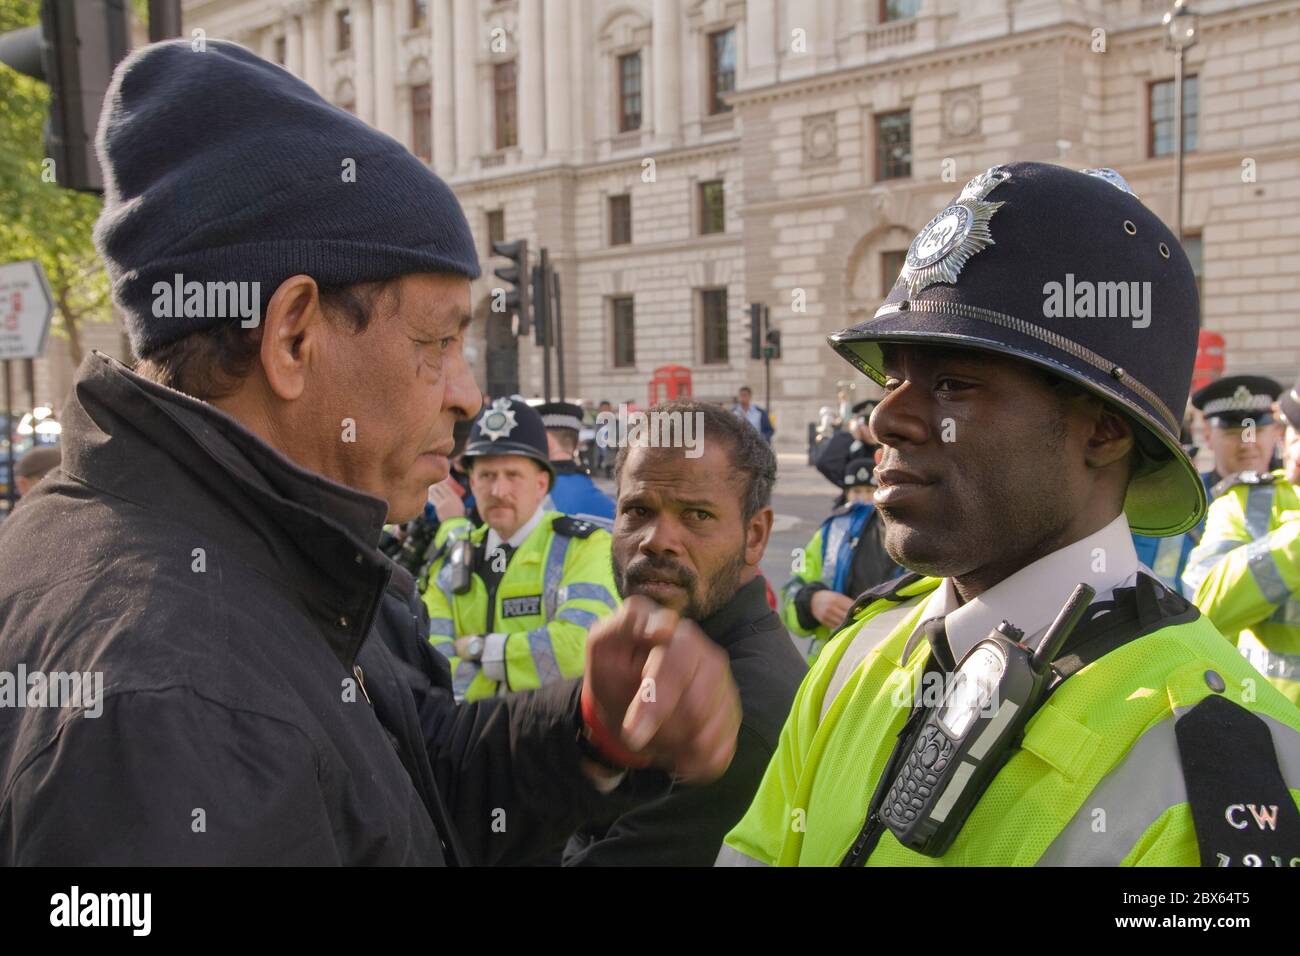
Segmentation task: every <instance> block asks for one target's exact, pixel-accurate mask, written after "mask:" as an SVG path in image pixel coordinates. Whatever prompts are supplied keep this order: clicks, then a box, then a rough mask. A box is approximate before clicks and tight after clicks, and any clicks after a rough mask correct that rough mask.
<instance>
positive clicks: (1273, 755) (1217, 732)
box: [1174, 694, 1300, 867]
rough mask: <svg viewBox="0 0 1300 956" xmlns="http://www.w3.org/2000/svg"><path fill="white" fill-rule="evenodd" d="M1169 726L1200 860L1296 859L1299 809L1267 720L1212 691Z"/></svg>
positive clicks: (1297, 863) (1299, 854)
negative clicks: (1283, 774)
mask: <svg viewBox="0 0 1300 956" xmlns="http://www.w3.org/2000/svg"><path fill="white" fill-rule="evenodd" d="M1174 732H1175V735H1176V736H1177V739H1178V752H1179V757H1180V759H1181V762H1182V765H1183V778H1184V780H1185V781H1186V783H1187V802H1188V804H1189V805H1190V808H1191V812H1192V823H1193V826H1194V827H1195V830H1196V841H1197V843H1198V844H1199V847H1200V853H1201V865H1202V866H1282V867H1300V810H1297V809H1296V805H1295V801H1294V800H1293V799H1292V798H1291V792H1290V790H1289V789H1288V785H1287V781H1286V780H1285V779H1284V778H1283V776H1282V770H1281V768H1280V767H1279V765H1278V759H1277V751H1276V750H1275V749H1274V745H1273V736H1272V734H1271V733H1270V731H1269V728H1268V724H1266V723H1265V722H1264V720H1263V719H1262V718H1261V717H1259V716H1258V715H1257V714H1254V713H1251V712H1250V711H1249V710H1247V709H1246V708H1245V707H1242V706H1241V705H1239V704H1237V703H1235V702H1233V701H1231V700H1229V699H1228V698H1226V697H1221V696H1219V695H1218V694H1212V695H1210V696H1208V697H1206V698H1205V699H1204V700H1202V701H1201V702H1200V703H1199V704H1197V705H1196V706H1195V707H1193V708H1192V709H1191V710H1189V711H1188V712H1187V713H1186V714H1184V715H1183V716H1182V717H1180V718H1179V719H1178V722H1177V723H1176V724H1175V725H1174Z"/></svg>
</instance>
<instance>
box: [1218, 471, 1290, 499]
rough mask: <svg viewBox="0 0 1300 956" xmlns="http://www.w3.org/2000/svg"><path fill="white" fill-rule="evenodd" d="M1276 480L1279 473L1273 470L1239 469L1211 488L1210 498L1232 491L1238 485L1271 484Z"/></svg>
mask: <svg viewBox="0 0 1300 956" xmlns="http://www.w3.org/2000/svg"><path fill="white" fill-rule="evenodd" d="M1276 480H1277V475H1275V474H1273V473H1272V472H1271V471H1239V472H1237V473H1236V474H1235V475H1230V476H1228V477H1227V478H1224V479H1223V480H1222V481H1220V482H1219V483H1218V484H1216V485H1215V486H1214V487H1213V488H1211V489H1210V498H1211V499H1214V498H1217V497H1219V496H1220V495H1222V494H1223V493H1224V492H1225V491H1230V490H1232V489H1233V488H1235V487H1237V486H1238V485H1271V484H1272V483H1273V482H1274V481H1276Z"/></svg>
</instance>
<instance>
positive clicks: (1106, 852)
mask: <svg viewBox="0 0 1300 956" xmlns="http://www.w3.org/2000/svg"><path fill="white" fill-rule="evenodd" d="M939 583H940V581H939V580H938V579H936V578H921V577H919V576H916V575H912V576H909V577H906V578H901V579H899V580H898V581H896V582H892V583H891V585H889V586H882V588H877V589H874V590H873V591H871V592H868V594H867V595H864V597H863V600H864V606H863V607H861V608H860V609H857V610H856V611H855V613H854V620H853V623H851V624H850V625H848V626H847V627H846V628H844V629H843V630H841V631H840V632H839V633H838V634H836V635H835V637H834V638H833V639H832V640H831V642H830V644H828V645H827V647H826V649H825V650H824V651H822V653H821V655H820V656H819V657H818V658H817V660H816V662H815V663H814V664H813V666H812V669H811V670H810V671H809V673H808V676H807V677H806V678H805V679H804V682H803V684H802V686H801V687H800V688H799V693H798V695H797V696H796V697H795V702H794V707H793V709H792V710H791V712H790V716H789V718H788V719H787V721H786V724H785V727H784V728H783V730H782V731H781V738H780V740H779V742H778V744H777V750H776V753H775V755H774V756H773V758H772V761H771V763H770V764H769V765H768V768H767V772H766V773H765V775H764V777H763V781H762V783H761V784H760V785H759V789H758V792H757V794H756V796H755V798H754V801H753V803H752V804H751V806H750V808H749V810H748V812H747V813H746V814H745V816H744V817H743V818H742V819H741V821H740V823H739V824H737V825H736V827H735V828H734V829H733V830H732V831H731V832H730V833H729V834H728V835H727V838H726V842H725V845H724V846H723V849H722V852H721V854H720V855H719V857H718V863H719V865H760V866H761V865H767V866H775V865H780V866H836V865H839V864H840V863H841V861H842V860H843V859H844V857H845V855H846V854H847V853H848V851H849V850H850V848H851V847H852V846H853V845H854V844H855V841H856V840H857V839H858V838H859V836H860V835H861V833H862V831H863V829H864V821H865V820H866V817H867V813H868V809H869V807H870V805H871V803H872V797H873V794H874V793H875V790H876V786H877V783H878V781H879V780H880V777H881V776H882V774H883V772H884V770H885V766H886V764H887V762H888V761H889V758H890V755H891V753H892V752H893V749H894V746H895V742H896V739H897V738H898V735H899V732H900V730H901V729H902V728H903V725H904V723H905V722H906V720H907V719H908V717H909V715H910V714H911V712H912V696H913V690H912V689H913V688H915V687H916V686H917V685H918V681H919V680H920V679H921V674H922V672H923V671H924V669H925V667H926V664H927V661H928V659H929V657H930V654H929V644H928V642H927V641H926V640H924V639H922V640H920V641H918V642H913V646H912V647H910V648H909V647H908V644H909V638H910V636H911V635H912V632H913V630H914V629H915V628H916V625H917V624H918V623H919V618H920V617H921V614H922V612H923V610H924V608H925V599H926V596H927V595H928V594H929V593H930V592H931V591H933V590H934V589H935V588H936V587H937V586H938V585H939ZM886 588H889V589H891V591H890V593H889V595H888V596H887V597H878V598H877V599H875V600H872V599H871V598H872V597H875V596H877V595H880V594H881V593H882V592H883V591H884V590H886ZM1186 606H1187V605H1185V604H1184V607H1186ZM905 650H907V651H910V653H906V654H905V653H904V652H905ZM1211 675H1213V676H1211ZM1257 677H1258V675H1256V674H1255V673H1254V671H1253V670H1251V668H1250V666H1249V665H1248V664H1247V662H1246V661H1245V660H1244V659H1243V658H1242V657H1241V656H1240V655H1239V654H1237V653H1236V652H1235V651H1234V650H1233V649H1232V647H1231V645H1229V644H1228V643H1227V642H1226V641H1225V640H1224V639H1223V637H1222V636H1221V635H1220V634H1219V633H1218V632H1217V631H1216V630H1215V629H1214V627H1213V626H1212V625H1211V624H1210V622H1209V621H1207V620H1206V619H1205V618H1204V617H1202V616H1200V615H1197V614H1195V611H1194V609H1191V610H1189V611H1188V612H1187V613H1186V614H1184V615H1182V616H1181V617H1176V618H1173V619H1170V623H1168V624H1167V625H1165V626H1157V629H1156V630H1154V631H1152V632H1151V633H1146V634H1143V635H1142V636H1140V637H1137V638H1136V639H1133V640H1130V641H1129V642H1128V643H1125V644H1123V645H1122V646H1119V647H1118V648H1116V649H1115V650H1112V651H1110V652H1109V653H1107V654H1105V655H1104V656H1102V657H1100V658H1099V659H1097V660H1094V661H1092V663H1090V664H1088V665H1087V666H1086V667H1083V669H1081V670H1079V671H1078V672H1077V673H1075V674H1074V675H1073V676H1072V677H1070V678H1069V680H1066V681H1065V682H1063V683H1062V684H1061V686H1060V688H1059V689H1058V690H1056V691H1055V692H1054V693H1053V694H1052V696H1050V697H1049V698H1048V699H1047V701H1046V703H1045V704H1044V705H1043V706H1042V707H1041V708H1040V709H1039V710H1038V711H1037V712H1036V713H1035V715H1034V716H1033V717H1032V718H1031V719H1030V721H1029V723H1028V725H1027V726H1026V730H1025V735H1024V739H1023V740H1022V741H1021V743H1020V745H1019V747H1017V748H1016V749H1015V750H1014V751H1013V752H1012V754H1011V756H1010V758H1009V759H1008V760H1007V762H1006V764H1005V765H1004V766H1003V767H1002V769H1001V770H1000V771H999V772H998V774H997V776H996V777H994V778H993V780H992V782H991V783H990V785H989V787H988V789H987V790H985V791H984V793H983V795H982V797H981V798H980V800H979V801H978V802H977V803H976V804H975V806H974V809H973V810H972V811H971V813H970V815H969V817H968V818H967V819H966V822H965V824H964V826H963V827H962V829H961V831H960V832H959V833H958V834H957V837H956V839H955V841H954V842H953V843H952V845H951V846H950V847H949V849H948V850H947V852H946V853H944V855H943V856H941V857H930V856H924V855H922V854H920V853H917V852H915V851H914V850H911V849H909V848H907V847H905V846H903V845H902V844H901V843H899V842H898V840H897V839H896V838H895V837H894V835H893V833H891V832H889V831H888V830H887V829H886V830H884V831H883V835H881V836H880V838H879V841H878V842H877V843H875V844H874V847H873V848H872V849H871V850H870V852H869V853H868V854H867V855H866V864H867V865H868V866H1028V865H1034V864H1037V865H1099V866H1104V865H1121V864H1122V865H1147V866H1196V865H1198V864H1199V862H1200V852H1199V848H1198V842H1197V834H1196V830H1195V827H1194V825H1193V820H1192V811H1191V805H1190V804H1189V802H1188V795H1187V788H1186V786H1185V784H1184V777H1183V768H1182V766H1181V762H1180V756H1179V744H1178V742H1177V740H1176V735H1175V725H1176V724H1177V723H1178V721H1179V720H1180V719H1181V718H1182V717H1183V716H1184V715H1186V714H1188V713H1189V712H1191V711H1192V710H1193V709H1194V708H1196V707H1197V705H1198V704H1200V703H1202V702H1203V701H1204V700H1205V699H1206V698H1207V697H1213V696H1215V695H1216V694H1217V695H1218V696H1220V697H1224V698H1227V699H1228V700H1231V701H1232V702H1233V703H1234V704H1237V705H1239V706H1241V707H1244V708H1245V709H1247V710H1249V711H1250V712H1251V713H1252V714H1254V715H1255V716H1257V717H1259V718H1260V719H1261V720H1263V721H1264V722H1265V723H1266V724H1267V725H1268V729H1269V731H1271V733H1272V735H1273V741H1274V745H1275V748H1276V752H1277V754H1278V755H1279V758H1280V763H1281V764H1282V766H1283V767H1284V768H1291V769H1290V770H1287V771H1284V773H1285V774H1286V776H1285V777H1284V780H1285V786H1286V789H1287V791H1288V792H1289V794H1290V796H1291V798H1292V800H1293V801H1294V802H1295V803H1296V804H1297V806H1300V779H1297V776H1300V775H1297V773H1296V772H1295V769H1294V768H1296V767H1300V711H1298V710H1297V709H1296V708H1295V706H1293V705H1292V704H1291V703H1290V702H1289V701H1287V700H1286V699H1285V698H1284V697H1283V696H1282V695H1281V694H1280V693H1278V692H1277V690H1276V689H1274V688H1273V687H1272V686H1270V685H1269V684H1268V683H1267V682H1265V681H1260V680H1258V679H1257ZM1211 683H1212V684H1213V686H1211ZM1216 703H1217V702H1216ZM1267 855H1268V854H1267V851H1263V852H1262V857H1267ZM1262 857H1261V859H1262ZM1221 862H1222V861H1221ZM1229 864H1230V865H1234V866H1241V865H1266V866H1268V865H1279V866H1300V856H1297V857H1295V858H1294V860H1292V859H1290V858H1288V859H1285V860H1283V861H1282V862H1280V863H1276V862H1270V861H1267V860H1263V861H1262V862H1261V863H1254V862H1253V861H1250V860H1245V859H1244V858H1243V859H1236V860H1229V861H1228V863H1227V864H1224V865H1229Z"/></svg>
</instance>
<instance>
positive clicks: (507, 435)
mask: <svg viewBox="0 0 1300 956" xmlns="http://www.w3.org/2000/svg"><path fill="white" fill-rule="evenodd" d="M485 455H523V456H524V457H525V458H531V459H533V461H535V462H537V463H538V464H539V465H542V466H543V467H545V469H546V471H547V472H548V473H549V474H550V476H551V478H550V484H552V485H553V484H555V466H554V465H552V464H551V462H550V454H549V451H548V449H547V445H546V426H545V425H543V424H542V416H541V415H539V414H538V413H537V411H536V410H535V409H534V408H532V407H531V406H530V405H529V404H528V403H527V402H525V401H524V400H523V399H521V398H498V399H496V400H495V401H493V402H492V404H491V405H489V406H488V407H487V408H485V409H483V411H482V413H481V414H480V415H479V417H478V419H477V420H476V421H475V422H474V427H473V428H471V429H470V432H469V442H468V443H467V444H466V446H465V457H466V458H467V459H469V458H481V457H483V456H485Z"/></svg>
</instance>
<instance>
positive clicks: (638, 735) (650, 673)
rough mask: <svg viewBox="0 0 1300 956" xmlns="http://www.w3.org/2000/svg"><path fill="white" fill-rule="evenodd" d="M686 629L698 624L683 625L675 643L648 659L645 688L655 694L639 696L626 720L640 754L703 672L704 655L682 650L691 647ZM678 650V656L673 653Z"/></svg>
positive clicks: (644, 670)
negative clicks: (692, 682) (688, 644)
mask: <svg viewBox="0 0 1300 956" xmlns="http://www.w3.org/2000/svg"><path fill="white" fill-rule="evenodd" d="M683 626H688V627H694V624H692V623H691V622H690V621H681V622H679V624H678V628H677V630H675V631H674V633H673V636H672V639H671V640H669V641H668V642H667V643H666V644H658V645H656V646H655V647H653V648H651V650H650V653H649V654H648V655H647V656H646V662H645V666H644V667H643V668H642V669H641V678H642V679H641V686H642V688H645V687H646V686H647V685H648V686H649V687H650V688H651V689H652V691H653V693H652V694H651V695H650V698H649V699H647V698H646V695H645V694H644V693H642V692H638V693H637V695H636V696H635V697H633V698H632V703H631V704H630V705H629V706H628V709H627V713H626V714H624V716H623V733H624V735H625V738H626V740H627V743H628V747H629V748H630V749H631V750H634V751H640V750H642V749H643V748H644V747H645V746H646V744H648V743H649V742H650V741H651V740H653V739H654V736H655V734H657V733H658V732H659V728H660V727H662V726H663V723H664V720H665V719H666V718H667V715H668V714H671V713H672V712H673V709H674V708H675V707H676V706H677V702H678V701H679V700H680V699H681V697H682V694H683V693H684V692H685V690H686V688H687V687H689V686H690V683H691V680H692V679H694V677H695V672H696V670H697V669H698V668H699V665H700V655H699V654H693V653H690V652H689V649H688V648H683V647H682V645H683V644H687V643H689V639H687V638H683V637H682V633H683V632H682V627H683ZM674 650H676V651H677V653H673V651H674ZM683 651H685V653H683Z"/></svg>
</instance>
